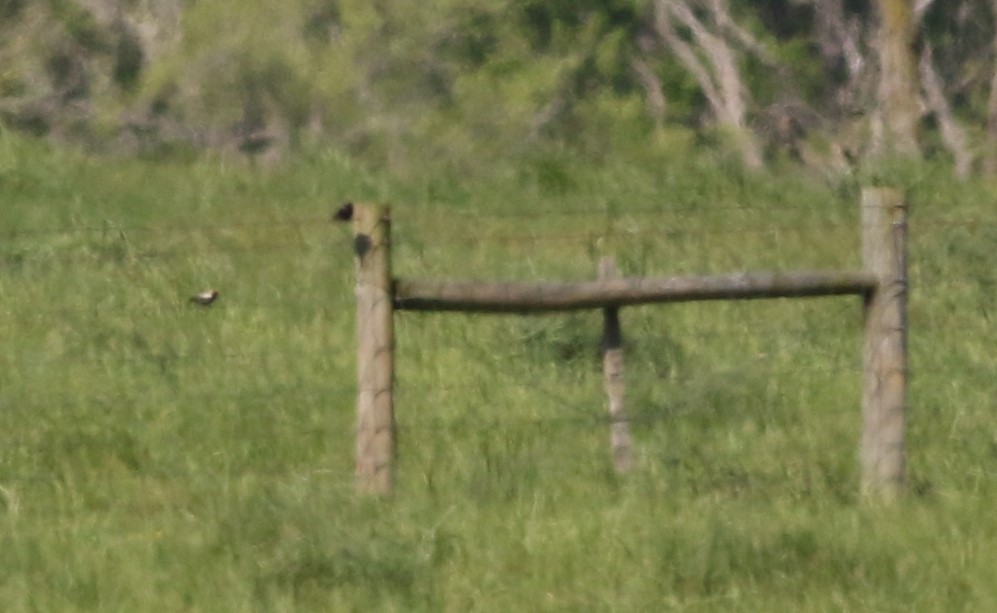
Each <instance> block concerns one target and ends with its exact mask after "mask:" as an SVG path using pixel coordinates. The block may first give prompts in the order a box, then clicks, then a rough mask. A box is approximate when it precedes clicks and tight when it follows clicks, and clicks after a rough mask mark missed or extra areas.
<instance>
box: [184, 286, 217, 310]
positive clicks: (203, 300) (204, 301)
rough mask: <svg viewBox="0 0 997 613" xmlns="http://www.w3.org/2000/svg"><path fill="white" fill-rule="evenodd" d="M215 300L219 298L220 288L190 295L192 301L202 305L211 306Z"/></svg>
mask: <svg viewBox="0 0 997 613" xmlns="http://www.w3.org/2000/svg"><path fill="white" fill-rule="evenodd" d="M215 300H218V290H216V289H209V290H205V291H203V292H201V293H200V294H194V295H193V296H191V297H190V301H191V302H193V303H194V304H199V305H201V306H211V303H212V302H214V301H215Z"/></svg>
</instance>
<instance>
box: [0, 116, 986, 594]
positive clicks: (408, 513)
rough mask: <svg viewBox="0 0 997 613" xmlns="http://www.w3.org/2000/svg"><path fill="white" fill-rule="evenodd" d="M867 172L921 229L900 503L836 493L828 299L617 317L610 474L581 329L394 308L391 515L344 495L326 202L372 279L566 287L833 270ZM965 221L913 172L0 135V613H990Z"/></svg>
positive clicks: (347, 271) (349, 425)
mask: <svg viewBox="0 0 997 613" xmlns="http://www.w3.org/2000/svg"><path fill="white" fill-rule="evenodd" d="M865 182H881V183H890V182H895V183H900V184H903V185H905V186H906V187H907V188H908V190H909V194H910V199H911V201H912V205H913V207H914V208H913V217H912V224H911V237H912V246H911V273H912V283H913V293H912V298H911V305H910V308H911V316H910V318H911V321H910V326H911V338H910V345H911V369H912V373H913V377H912V382H911V390H910V392H911V393H910V399H911V412H910V428H909V432H908V451H909V461H910V462H909V463H910V479H909V494H908V496H907V497H906V498H905V499H904V500H903V501H902V502H901V503H899V504H897V505H895V506H892V507H879V506H876V505H868V504H861V502H860V500H859V499H858V495H857V494H858V466H857V459H856V455H857V446H858V436H859V429H860V419H859V409H858V404H859V377H860V369H859V346H860V341H861V331H860V325H861V321H860V318H861V315H860V305H859V304H858V301H857V299H849V298H833V299H823V300H810V301H761V302H749V303H706V304H687V305H676V306H667V307H664V306H654V307H640V308H629V309H626V310H624V312H623V326H624V333H625V335H626V337H627V341H626V360H627V363H626V377H627V385H628V388H627V394H628V397H627V403H628V410H629V412H630V413H631V415H632V416H633V418H634V437H635V443H636V455H637V466H636V469H635V470H634V472H633V474H631V475H629V476H627V477H626V478H621V477H618V476H616V475H615V474H614V473H613V472H612V469H611V463H610V457H609V453H608V431H607V425H606V423H605V420H604V417H603V411H604V409H603V406H602V405H603V395H602V390H601V377H600V373H599V366H598V360H597V346H598V334H599V327H600V315H599V314H598V313H595V312H593V313H581V314H569V315H552V316H546V317H538V318H525V317H499V316H477V317H475V316H464V315H452V314H451V315H433V314H415V313H401V314H399V317H398V325H397V332H398V386H397V396H396V411H397V418H398V423H399V442H400V461H399V465H398V487H397V492H396V494H395V495H394V496H393V497H392V498H390V499H388V500H376V499H369V498H364V497H358V496H356V495H355V494H354V492H353V489H352V448H353V436H352V429H353V419H354V416H353V411H354V398H355V381H354V370H355V362H354V353H353V352H354V346H355V343H354V318H353V295H352V283H353V277H352V261H351V251H350V249H351V247H350V241H351V237H350V236H349V231H348V229H347V228H345V227H339V226H335V225H333V224H330V223H328V221H327V219H328V215H329V213H330V212H331V211H332V210H333V209H334V208H335V207H336V206H337V205H338V204H339V203H340V202H341V201H343V200H346V199H355V200H378V201H388V202H391V203H392V204H393V205H394V231H395V234H394V238H395V260H394V263H395V269H396V273H397V274H399V275H400V276H408V277H415V276H425V277H435V276H439V277H463V278H515V279H524V280H529V279H553V278H557V279H585V278H591V277H592V276H593V275H594V274H595V267H596V261H597V259H598V257H600V256H601V255H604V254H607V253H611V254H614V255H616V257H617V258H618V261H619V262H620V266H621V268H622V269H623V271H624V272H625V273H626V274H633V275H655V274H672V273H699V272H701V273H706V272H731V271H736V270H747V269H795V268H805V267H813V268H852V267H855V266H857V265H858V232H857V208H858V205H857V200H858V191H857V189H858V186H859V185H860V184H863V183H865ZM994 195H995V194H994V189H993V187H992V186H990V185H988V184H985V183H982V182H979V183H968V184H957V183H953V182H952V181H951V180H949V179H947V178H946V175H945V173H944V172H943V171H942V170H941V169H936V168H932V167H924V168H914V169H907V170H897V169H893V170H884V171H881V172H880V173H879V174H876V175H873V174H870V175H869V176H864V177H860V178H856V179H854V180H851V181H847V182H842V183H841V184H838V185H826V184H824V183H821V182H820V181H818V180H816V179H814V178H812V177H805V176H801V177H791V176H779V177H777V176H768V175H766V176H758V177H752V176H744V175H742V174H740V173H739V172H737V171H736V170H731V169H729V168H725V167H724V166H723V164H717V163H714V162H711V161H710V160H708V159H699V160H684V161H678V160H631V161H628V162H624V161H619V162H604V163H601V164H600V163H595V162H592V161H586V160H583V159H578V158H576V157H574V156H572V155H570V154H569V153H566V152H556V151H555V152H547V153H538V154H536V155H535V156H534V157H530V158H525V159H519V160H511V161H507V162H496V163H495V164H494V165H493V167H491V168H490V169H489V170H488V171H487V172H485V171H482V172H480V173H477V174H474V175H473V176H470V177H467V178H466V179H465V178H462V177H461V176H460V174H459V173H457V172H456V171H453V172H448V171H447V170H446V169H435V170H434V171H433V172H432V173H431V174H427V176H426V177H423V178H420V177H418V176H416V175H413V176H411V177H408V178H405V179H404V180H399V179H391V178H389V177H385V176H380V175H378V174H377V173H376V172H371V171H369V170H367V169H364V168H361V167H357V166H355V165H354V164H353V163H351V161H350V160H348V159H346V158H343V157H342V156H338V155H336V154H332V153H324V154H315V155H312V156H310V157H303V158H302V159H300V160H298V161H296V162H294V163H292V164H290V165H288V166H286V167H283V168H279V169H276V170H261V169H252V168H246V167H241V166H239V165H237V164H232V163H231V162H226V161H224V160H207V161H201V162H196V163H185V164H180V163H175V164H170V163H163V162H160V163H156V164H153V163H149V162H142V161H136V160H121V159H118V160H113V159H103V160H97V159H88V158H85V157H83V156H82V155H79V154H77V153H73V152H71V151H65V150H51V149H49V148H47V147H44V146H42V145H38V144H36V143H33V142H29V141H23V140H20V139H17V138H14V137H11V136H0V488H2V489H0V608H2V610H4V611H30V610H42V611H57V610H102V611H105V610H106V611H179V610H190V611H242V610H267V611H269V610H273V611H302V610H315V611H330V610H357V611H368V610H397V611H411V610H426V611H437V610H450V611H465V610H476V611H516V610H551V611H558V610H563V611H577V610H606V611H637V610H639V611H658V610H672V609H675V610H696V611H699V610H724V611H726V610H744V611H775V610H786V611H801V610H806V611H825V610H826V611H832V610H834V611H837V610H863V611H892V610H896V611H901V610H902V611H908V610H925V611H934V610H939V611H941V610H944V611H949V610H980V611H982V610H992V609H993V608H994V607H995V606H997V589H995V587H994V583H993V580H992V573H993V569H992V560H993V553H992V552H993V550H994V547H995V546H997V519H994V514H993V508H994V503H995V502H997V500H995V495H994V486H995V483H997V428H995V426H994V420H993V415H994V411H995V410H997V404H995V392H997V382H995V378H994V376H993V373H994V372H995V369H997V357H995V353H994V351H993V349H992V342H993V341H992V339H993V337H994V332H995V330H994V316H995V315H994V307H995V304H994V303H995V291H994V282H995V280H997V275H995V274H994V272H993V270H994V264H995V257H994V255H993V245H994V244H997V214H995V212H994V207H993V204H992V203H993V199H994ZM963 222H967V223H963ZM209 286H214V287H217V288H218V289H219V290H221V293H222V297H221V299H220V300H219V302H218V303H217V304H216V305H215V306H213V307H211V308H210V309H199V308H195V307H192V306H191V305H188V304H187V303H186V298H187V296H188V295H190V294H191V293H193V292H195V291H199V290H201V289H203V288H206V287H209ZM988 518H990V519H988Z"/></svg>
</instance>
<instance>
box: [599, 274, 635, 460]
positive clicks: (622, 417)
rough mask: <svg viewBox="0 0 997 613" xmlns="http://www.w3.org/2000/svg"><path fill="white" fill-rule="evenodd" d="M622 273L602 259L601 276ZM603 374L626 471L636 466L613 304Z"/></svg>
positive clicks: (615, 447)
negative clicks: (626, 409) (625, 407)
mask: <svg viewBox="0 0 997 613" xmlns="http://www.w3.org/2000/svg"><path fill="white" fill-rule="evenodd" d="M617 276H618V274H617V272H616V262H615V261H614V260H613V258H608V257H606V258H602V259H600V260H599V279H600V280H605V279H613V278H616V277H617ZM602 313H603V327H602V377H603V383H604V385H605V387H606V396H608V399H609V421H610V426H609V427H610V434H609V438H610V445H611V450H612V453H613V467H614V468H615V469H616V472H618V473H626V472H628V471H629V470H630V469H631V468H632V467H633V455H632V452H631V448H630V422H629V420H628V419H627V416H626V412H625V411H624V408H623V392H624V387H623V333H622V331H621V330H620V310H619V308H618V307H615V306H610V307H606V308H604V309H603V310H602Z"/></svg>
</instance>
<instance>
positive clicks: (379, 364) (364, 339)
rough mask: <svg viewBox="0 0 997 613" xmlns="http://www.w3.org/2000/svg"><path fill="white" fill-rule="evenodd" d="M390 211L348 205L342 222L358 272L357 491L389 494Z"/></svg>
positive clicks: (392, 450) (392, 429) (391, 374)
mask: <svg viewBox="0 0 997 613" xmlns="http://www.w3.org/2000/svg"><path fill="white" fill-rule="evenodd" d="M389 213H390V211H389V209H388V208H387V207H384V206H378V205H371V204H355V205H353V204H348V205H346V206H344V207H343V208H342V209H341V210H340V212H339V213H337V218H338V219H344V220H345V219H352V220H353V232H354V238H353V250H354V253H355V255H356V258H355V259H356V271H357V286H356V295H357V386H358V389H357V441H356V445H357V446H356V478H357V481H356V485H357V489H358V490H360V491H364V492H373V493H377V494H387V493H390V492H391V489H392V487H393V485H394V474H393V473H394V467H393V464H394V460H395V453H396V447H395V414H394V405H393V398H392V395H393V390H392V388H393V385H394V350H395V340H394V322H393V304H392V301H393V299H394V296H393V292H392V281H391V219H390V214H389Z"/></svg>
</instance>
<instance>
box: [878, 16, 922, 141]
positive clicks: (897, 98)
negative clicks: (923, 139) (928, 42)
mask: <svg viewBox="0 0 997 613" xmlns="http://www.w3.org/2000/svg"><path fill="white" fill-rule="evenodd" d="M876 6H877V8H878V10H879V36H878V47H879V91H878V103H879V108H878V109H877V113H876V117H875V118H874V120H873V143H872V145H873V151H874V152H875V153H880V154H893V155H900V156H905V157H917V156H919V155H920V153H921V149H920V146H919V145H918V126H919V124H920V121H921V108H920V107H921V97H920V85H919V83H918V73H917V61H916V59H915V52H914V44H915V38H916V36H917V21H916V19H915V17H914V10H913V5H912V2H911V0H877V3H876Z"/></svg>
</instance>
